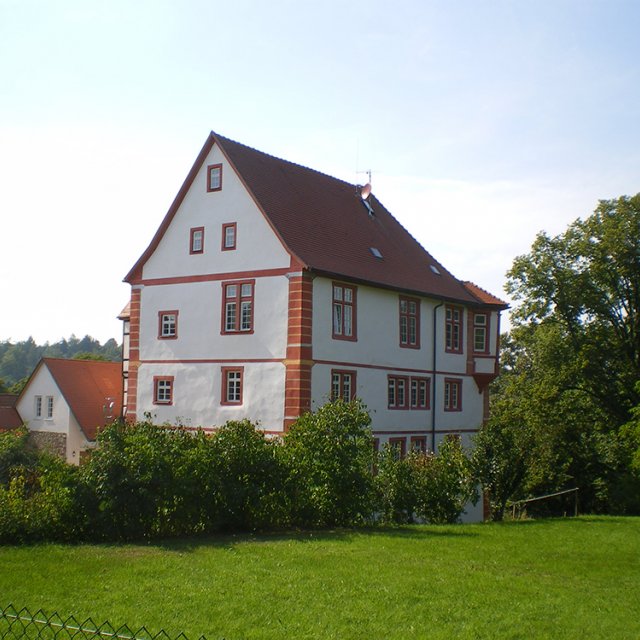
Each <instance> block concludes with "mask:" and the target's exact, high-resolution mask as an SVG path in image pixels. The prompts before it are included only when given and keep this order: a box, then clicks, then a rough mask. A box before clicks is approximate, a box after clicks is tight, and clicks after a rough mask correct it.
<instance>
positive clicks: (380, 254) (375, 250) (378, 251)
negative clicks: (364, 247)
mask: <svg viewBox="0 0 640 640" xmlns="http://www.w3.org/2000/svg"><path fill="white" fill-rule="evenodd" d="M369 251H371V253H372V254H373V255H374V256H375V257H376V258H378V259H380V260H382V253H380V249H376V247H369Z"/></svg>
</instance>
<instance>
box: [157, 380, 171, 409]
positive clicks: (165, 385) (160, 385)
mask: <svg viewBox="0 0 640 640" xmlns="http://www.w3.org/2000/svg"><path fill="white" fill-rule="evenodd" d="M161 392H162V398H161V397H160V396H161ZM153 404H162V405H172V404H173V376H153Z"/></svg>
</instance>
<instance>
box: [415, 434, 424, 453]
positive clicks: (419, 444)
mask: <svg viewBox="0 0 640 640" xmlns="http://www.w3.org/2000/svg"><path fill="white" fill-rule="evenodd" d="M411 451H413V452H415V453H427V438H426V437H425V436H411Z"/></svg>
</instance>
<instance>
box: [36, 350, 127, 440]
mask: <svg viewBox="0 0 640 640" xmlns="http://www.w3.org/2000/svg"><path fill="white" fill-rule="evenodd" d="M42 365H44V366H46V367H47V368H48V369H49V371H50V372H51V375H52V377H53V379H54V380H55V381H56V384H57V385H58V387H59V389H60V391H61V393H62V395H63V396H64V399H65V400H66V401H67V404H68V405H69V408H70V409H71V412H72V413H73V415H74V417H75V419H76V421H77V422H78V424H79V425H80V428H81V429H82V431H83V432H84V434H85V436H86V437H87V439H88V440H95V439H96V434H97V431H98V429H99V427H102V426H104V425H105V424H106V423H107V422H110V421H111V420H108V419H107V416H111V417H112V418H113V419H115V418H118V417H119V416H120V415H121V413H122V364H121V363H120V362H101V361H99V360H62V359H58V358H43V359H42V360H41V362H40V364H39V365H38V367H36V371H37V370H38V369H39V367H40V366H42ZM34 375H35V371H34V373H33V374H32V378H33V376H34ZM108 398H111V399H112V400H113V402H114V406H113V408H112V409H111V410H109V409H108V407H107V403H108V400H107V399H108Z"/></svg>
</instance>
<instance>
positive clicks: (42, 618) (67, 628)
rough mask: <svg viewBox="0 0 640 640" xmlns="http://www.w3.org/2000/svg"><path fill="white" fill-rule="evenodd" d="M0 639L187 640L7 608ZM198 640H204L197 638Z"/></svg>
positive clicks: (0, 613) (0, 612)
mask: <svg viewBox="0 0 640 640" xmlns="http://www.w3.org/2000/svg"><path fill="white" fill-rule="evenodd" d="M0 638H2V639H3V640H4V639H5V638H8V639H10V640H13V639H14V638H15V639H16V640H17V639H18V638H20V639H21V640H22V639H25V640H40V639H42V640H52V639H55V640H71V639H72V638H73V639H74V640H93V639H94V638H98V639H99V638H104V639H105V640H108V639H111V638H113V639H119V640H189V639H188V638H187V636H185V635H184V633H180V634H179V635H177V636H170V635H169V634H168V633H167V632H166V631H163V630H161V631H158V632H157V633H152V632H151V631H149V630H148V629H147V628H146V627H141V628H140V629H138V630H137V631H132V630H131V629H130V628H129V627H128V626H127V625H126V624H123V625H121V626H119V627H115V626H113V625H112V624H111V623H110V622H103V623H101V624H96V623H95V622H94V621H93V620H92V619H91V618H87V619H86V620H84V621H83V622H79V621H78V620H77V619H76V618H75V617H74V616H69V617H68V618H62V616H60V615H59V614H58V613H53V614H51V615H47V614H46V613H45V612H44V611H43V610H42V609H39V610H38V611H36V612H35V613H31V612H30V611H29V610H28V609H27V608H26V607H24V608H22V609H16V607H14V606H13V605H11V604H10V605H8V606H7V607H5V608H1V609H0ZM198 640H206V638H205V637H204V636H200V638H198Z"/></svg>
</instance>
